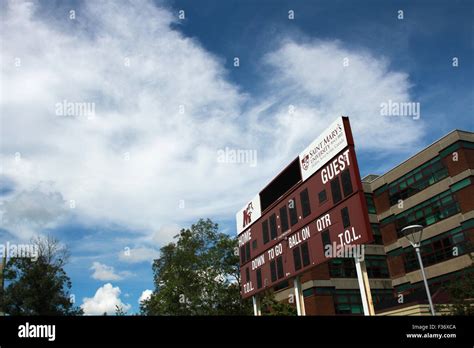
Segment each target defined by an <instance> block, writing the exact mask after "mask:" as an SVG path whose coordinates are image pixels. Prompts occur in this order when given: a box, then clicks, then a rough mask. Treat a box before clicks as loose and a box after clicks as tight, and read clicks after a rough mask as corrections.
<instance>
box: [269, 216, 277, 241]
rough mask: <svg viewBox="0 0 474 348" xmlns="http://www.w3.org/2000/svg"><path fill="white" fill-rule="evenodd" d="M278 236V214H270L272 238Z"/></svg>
mask: <svg viewBox="0 0 474 348" xmlns="http://www.w3.org/2000/svg"><path fill="white" fill-rule="evenodd" d="M276 237H277V221H276V215H275V214H272V216H270V238H271V239H276Z"/></svg>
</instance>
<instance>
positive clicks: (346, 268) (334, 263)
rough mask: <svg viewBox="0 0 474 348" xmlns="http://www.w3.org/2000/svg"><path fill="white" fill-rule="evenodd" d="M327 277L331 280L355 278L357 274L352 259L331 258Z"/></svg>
mask: <svg viewBox="0 0 474 348" xmlns="http://www.w3.org/2000/svg"><path fill="white" fill-rule="evenodd" d="M329 275H330V276H331V277H332V278H356V277H357V272H356V268H355V263H354V259H352V258H344V259H339V258H337V259H336V258H333V259H331V260H329Z"/></svg>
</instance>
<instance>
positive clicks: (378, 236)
mask: <svg viewBox="0 0 474 348" xmlns="http://www.w3.org/2000/svg"><path fill="white" fill-rule="evenodd" d="M370 226H371V227H372V235H373V236H374V241H373V242H372V244H378V245H383V240H382V233H381V232H380V226H379V224H370Z"/></svg>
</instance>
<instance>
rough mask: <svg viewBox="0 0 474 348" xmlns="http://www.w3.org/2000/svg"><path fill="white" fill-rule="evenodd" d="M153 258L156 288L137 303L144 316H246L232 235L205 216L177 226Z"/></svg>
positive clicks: (248, 305)
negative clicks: (177, 228)
mask: <svg viewBox="0 0 474 348" xmlns="http://www.w3.org/2000/svg"><path fill="white" fill-rule="evenodd" d="M174 239H175V241H174V242H171V243H169V244H167V245H165V246H164V247H162V248H161V253H160V257H159V258H158V259H156V260H155V261H154V263H153V273H154V283H155V290H154V292H153V294H152V295H151V297H150V298H149V299H148V300H147V301H144V302H142V304H141V306H140V308H141V312H142V314H147V315H249V314H251V313H252V309H251V304H250V302H249V301H242V299H241V297H240V275H239V257H238V252H236V251H237V250H238V248H237V240H236V239H235V238H230V237H229V236H228V235H226V234H223V233H219V231H218V225H217V224H215V223H213V222H212V221H211V220H210V219H207V220H203V219H200V220H199V221H198V222H197V223H195V224H193V225H191V228H189V229H182V230H181V231H180V233H179V234H178V235H176V236H175V237H174Z"/></svg>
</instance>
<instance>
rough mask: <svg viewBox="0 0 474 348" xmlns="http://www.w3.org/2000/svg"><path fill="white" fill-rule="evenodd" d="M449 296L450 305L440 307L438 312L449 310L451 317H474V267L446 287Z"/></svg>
mask: <svg viewBox="0 0 474 348" xmlns="http://www.w3.org/2000/svg"><path fill="white" fill-rule="evenodd" d="M445 289H446V290H447V292H448V294H449V298H450V301H449V302H450V303H449V305H438V310H444V309H448V310H449V312H450V314H451V315H474V266H470V267H469V268H467V269H466V270H465V272H464V275H463V276H462V277H460V278H459V279H456V281H453V282H451V283H450V284H449V285H447V286H446V287H445Z"/></svg>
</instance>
